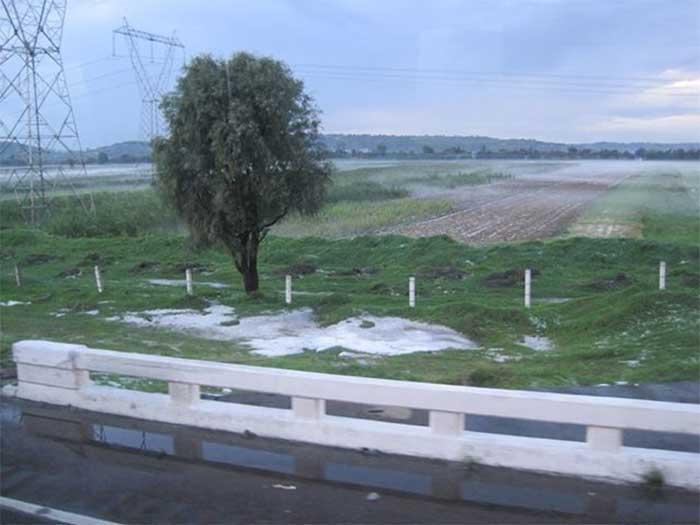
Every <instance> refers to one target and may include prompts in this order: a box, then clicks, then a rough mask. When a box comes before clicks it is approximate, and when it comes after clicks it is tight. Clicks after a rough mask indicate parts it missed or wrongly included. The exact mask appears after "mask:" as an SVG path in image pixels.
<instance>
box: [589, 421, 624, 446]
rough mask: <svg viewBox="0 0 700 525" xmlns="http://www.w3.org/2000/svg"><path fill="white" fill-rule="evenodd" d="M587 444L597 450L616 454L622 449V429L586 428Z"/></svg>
mask: <svg viewBox="0 0 700 525" xmlns="http://www.w3.org/2000/svg"><path fill="white" fill-rule="evenodd" d="M586 443H588V446H589V447H591V448H593V449H596V450H605V451H609V452H614V451H616V450H619V449H620V447H622V429H621V428H610V427H593V426H589V427H586Z"/></svg>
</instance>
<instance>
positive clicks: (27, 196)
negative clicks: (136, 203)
mask: <svg viewBox="0 0 700 525" xmlns="http://www.w3.org/2000/svg"><path fill="white" fill-rule="evenodd" d="M0 3H1V4H2V9H0V154H1V153H3V152H5V153H6V152H7V151H8V150H10V152H11V154H12V155H13V156H14V163H13V164H14V166H13V167H12V168H11V169H10V170H9V175H7V174H5V176H2V178H0V188H1V189H2V190H3V192H5V191H8V190H9V191H10V192H12V193H14V195H15V196H16V198H17V200H18V201H19V203H20V206H21V207H22V209H23V210H24V212H25V214H26V218H27V219H28V220H29V221H30V222H31V223H32V224H35V223H37V222H39V221H40V220H41V219H42V218H43V217H44V216H45V214H46V212H47V210H48V204H49V202H48V196H49V194H50V192H51V191H52V190H53V189H56V188H57V187H59V186H60V187H61V188H62V189H70V191H71V192H72V193H73V194H75V190H74V188H73V185H72V184H71V182H70V176H75V175H78V176H86V175H87V173H86V170H85V161H84V158H83V153H82V147H81V145H80V136H79V135H78V128H77V126H76V124H75V116H74V114H73V106H72V104H71V99H70V94H69V92H68V86H67V84H66V79H65V75H64V70H63V60H62V58H61V39H62V36H63V23H64V19H65V15H66V0H63V1H56V0H0ZM69 172H70V173H69ZM76 172H77V173H76ZM76 197H77V201H78V203H79V204H80V205H81V206H82V207H83V208H84V209H85V211H94V204H93V202H92V198H91V195H89V194H85V195H83V198H80V197H79V196H77V194H76ZM88 202H89V205H88V204H87V203H88Z"/></svg>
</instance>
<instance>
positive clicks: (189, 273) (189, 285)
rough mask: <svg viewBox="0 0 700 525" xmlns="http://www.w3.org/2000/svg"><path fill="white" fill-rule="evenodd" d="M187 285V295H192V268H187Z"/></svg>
mask: <svg viewBox="0 0 700 525" xmlns="http://www.w3.org/2000/svg"><path fill="white" fill-rule="evenodd" d="M185 286H186V288H187V295H192V294H193V293H194V292H193V290H192V268H187V269H185Z"/></svg>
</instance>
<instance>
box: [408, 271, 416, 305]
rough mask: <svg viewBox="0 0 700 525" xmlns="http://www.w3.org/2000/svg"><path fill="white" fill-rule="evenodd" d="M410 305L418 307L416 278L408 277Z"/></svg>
mask: <svg viewBox="0 0 700 525" xmlns="http://www.w3.org/2000/svg"><path fill="white" fill-rule="evenodd" d="M408 306H410V307H411V308H415V307H416V278H415V277H409V278H408Z"/></svg>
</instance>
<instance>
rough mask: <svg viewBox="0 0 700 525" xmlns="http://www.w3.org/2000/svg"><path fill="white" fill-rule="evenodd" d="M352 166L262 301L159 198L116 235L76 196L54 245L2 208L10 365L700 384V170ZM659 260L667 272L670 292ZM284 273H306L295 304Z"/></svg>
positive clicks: (285, 234)
mask: <svg viewBox="0 0 700 525" xmlns="http://www.w3.org/2000/svg"><path fill="white" fill-rule="evenodd" d="M339 168H340V169H339V170H338V171H337V172H336V173H335V174H334V184H333V186H332V188H331V191H330V195H329V200H328V203H327V205H326V206H325V207H324V209H323V210H322V211H321V213H320V214H319V215H317V216H315V217H311V218H306V217H298V216H290V217H288V218H287V219H286V220H285V221H284V222H282V223H281V224H280V225H278V226H277V227H276V228H275V229H274V231H273V232H272V233H271V235H270V236H269V237H268V238H267V239H266V240H265V242H264V243H263V247H262V252H261V257H260V264H261V268H260V269H261V282H262V295H261V296H260V297H257V298H249V297H247V296H246V295H245V294H244V293H243V290H242V285H241V281H240V276H239V275H238V274H237V273H236V272H235V270H234V268H233V265H232V262H231V260H230V258H229V257H228V255H227V254H226V251H225V250H224V249H223V248H222V247H220V246H213V247H211V248H208V249H205V250H195V249H194V248H193V247H192V246H191V245H190V242H189V241H188V239H187V236H186V234H185V232H184V228H182V226H181V225H180V224H179V222H178V220H177V218H176V215H175V213H174V212H173V211H172V210H171V209H169V208H168V207H167V206H166V205H165V204H163V203H162V202H161V201H160V199H159V198H158V196H157V195H156V193H155V191H154V190H153V189H151V188H147V189H139V188H138V185H137V186H136V187H132V188H130V189H129V190H128V191H110V192H99V191H98V192H96V193H95V195H94V196H95V201H96V203H97V209H98V215H97V220H96V221H87V220H86V219H85V217H84V215H83V214H82V213H80V212H79V211H78V210H76V209H75V208H74V207H72V206H71V205H70V200H69V199H68V198H63V199H58V200H57V201H56V203H55V207H54V209H53V213H52V215H51V217H50V218H49V219H48V220H47V221H46V223H44V224H43V225H42V226H41V228H39V229H28V228H27V227H26V226H25V225H23V224H22V220H21V213H20V210H19V209H18V208H17V206H16V205H15V204H14V203H13V202H11V201H5V202H2V203H0V219H1V223H2V229H0V236H1V241H2V242H1V245H2V247H1V249H0V322H1V324H2V326H1V327H2V336H1V338H0V344H1V356H2V365H3V366H9V365H10V361H11V360H10V346H11V344H12V343H13V342H14V341H17V340H20V339H25V338H45V339H47V338H48V339H53V340H58V341H65V342H74V343H81V344H86V345H89V346H92V347H97V348H109V349H114V350H123V351H138V352H145V353H157V354H163V355H172V356H180V357H187V358H199V359H212V360H219V361H226V362H236V363H248V364H255V365H259V366H273V367H282V368H293V369H301V370H316V371H324V372H332V373H341V374H354V375H366V376H373V377H387V378H397V379H406V380H417V381H435V382H443V383H451V384H469V385H480V386H499V387H506V388H543V387H555V386H573V385H589V384H600V383H615V382H627V383H638V382H651V381H653V382H662V381H677V380H692V379H696V378H697V377H698V374H700V359H698V355H697V349H698V348H699V347H700V270H699V267H700V202H699V199H698V195H699V194H698V192H699V190H700V169H698V166H697V164H695V165H693V164H685V163H668V164H661V163H632V162H591V163H561V162H557V163H554V162H552V163H543V162H493V163H488V162H478V161H464V162H461V161H460V162H442V163H436V162H432V163H431V162H420V163H419V162H416V163H410V164H406V163H395V162H394V163H392V162H386V163H382V164H380V165H374V164H372V165H367V163H365V164H361V165H347V164H346V165H342V166H339ZM127 178H128V176H127ZM124 187H127V188H128V187H129V185H128V184H122V185H120V188H124ZM377 234H381V235H377ZM423 236H429V238H420V237H423ZM450 237H451V238H450ZM461 241H467V242H466V243H465V242H461ZM504 241H519V242H504ZM660 261H666V262H667V264H668V268H669V275H668V289H667V290H663V291H661V290H658V264H659V262H660ZM15 264H17V265H18V266H19V267H20V268H21V272H22V286H21V287H17V286H16V284H15V276H14V267H15ZM96 264H97V265H99V266H100V267H101V268H102V271H103V277H104V281H105V290H104V293H101V294H100V293H98V292H97V290H96V289H95V282H94V277H93V275H92V268H93V266H94V265H96ZM186 267H192V268H194V271H195V295H194V296H187V295H186V293H185V289H184V283H183V277H184V268H186ZM526 267H530V268H533V271H534V273H535V277H534V281H533V306H532V308H531V309H526V308H524V306H523V285H522V274H523V269H524V268H526ZM286 274H291V275H293V276H294V302H293V304H292V305H290V306H286V305H285V304H284V301H283V297H284V294H283V287H284V276H285V275H286ZM409 276H415V277H416V280H417V289H418V301H417V306H416V308H410V307H409V306H408V297H407V292H408V289H407V288H408V287H407V281H408V277H409ZM362 341H365V342H366V341H370V342H372V344H369V345H368V344H364V343H362ZM360 343H362V344H360ZM261 349H263V350H262V351H261ZM103 380H105V381H111V382H113V383H116V384H121V385H123V386H127V387H135V388H146V389H162V388H163V385H158V384H151V383H148V382H139V381H134V380H133V379H129V378H103Z"/></svg>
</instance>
